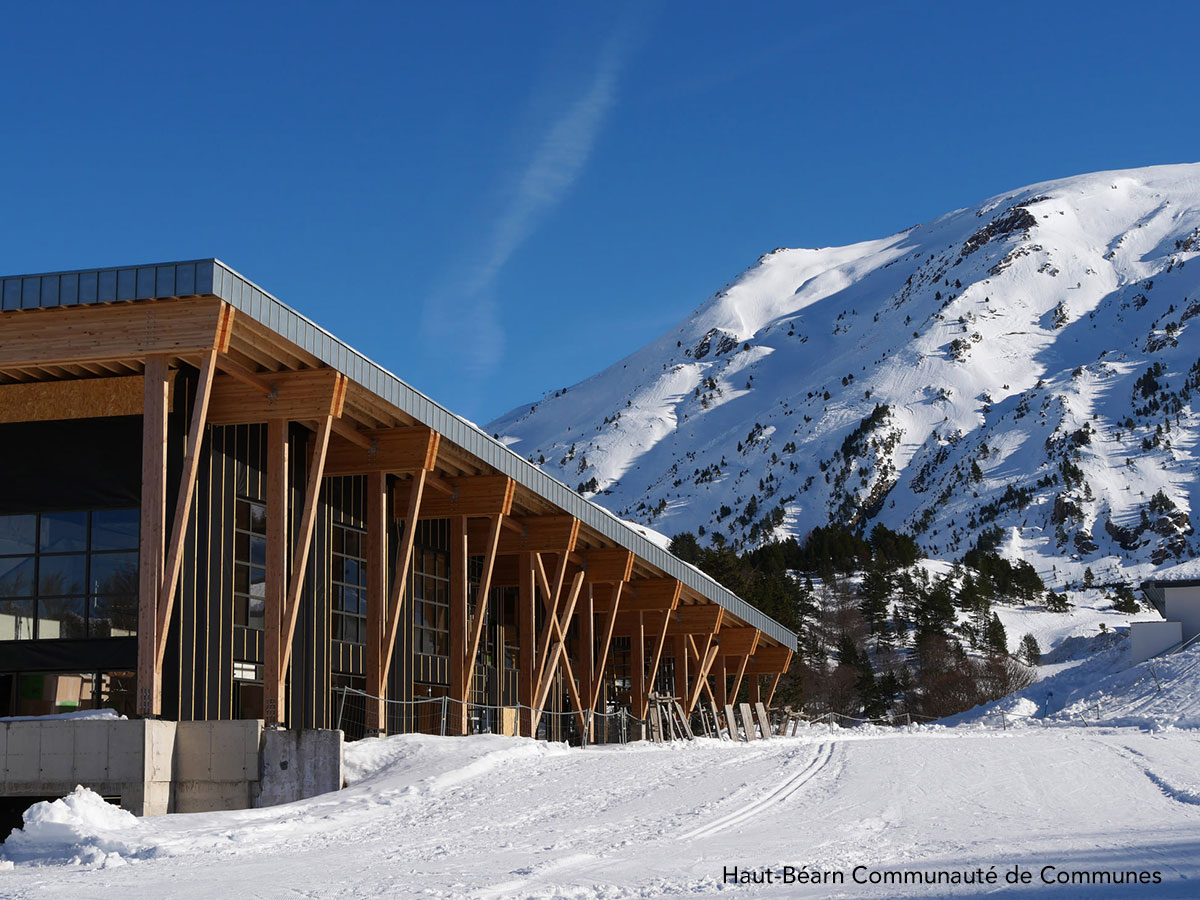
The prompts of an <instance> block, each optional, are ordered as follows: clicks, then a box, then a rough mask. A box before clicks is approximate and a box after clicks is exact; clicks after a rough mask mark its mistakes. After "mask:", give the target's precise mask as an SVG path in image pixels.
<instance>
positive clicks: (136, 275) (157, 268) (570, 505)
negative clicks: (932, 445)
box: [0, 258, 797, 650]
mask: <svg viewBox="0 0 1200 900" xmlns="http://www.w3.org/2000/svg"><path fill="white" fill-rule="evenodd" d="M181 267H182V268H181ZM189 267H190V268H189ZM168 270H174V271H168ZM100 273H106V274H107V273H113V275H112V278H111V279H108V280H110V281H111V282H112V283H113V289H112V291H111V296H107V298H102V297H99V296H97V297H95V298H92V299H88V300H83V299H77V300H76V301H74V302H77V303H80V304H84V303H98V302H107V300H137V299H151V298H154V297H159V296H175V295H176V293H177V292H176V291H175V290H174V289H172V290H171V291H170V293H167V294H163V293H160V292H158V285H159V284H169V285H171V286H172V288H174V286H176V285H177V284H179V279H180V278H182V279H184V281H183V283H185V284H188V285H190V286H191V287H192V288H193V290H190V291H189V292H188V293H194V294H213V295H215V296H218V297H220V298H221V299H222V300H224V301H225V302H226V303H229V304H230V305H231V306H232V307H233V308H234V309H236V310H238V312H240V313H243V314H245V315H248V316H250V317H251V318H252V319H254V320H255V321H257V322H259V323H260V324H262V325H264V326H266V327H267V328H270V329H271V330H272V331H274V332H276V333H277V334H279V335H281V336H283V337H285V338H287V339H288V340H290V341H292V342H293V343H295V344H297V345H298V346H300V347H303V348H304V349H305V350H306V351H308V352H309V353H311V354H312V355H313V356H315V357H316V358H317V359H319V360H321V361H322V362H323V363H325V364H326V365H328V366H330V367H331V368H334V369H337V370H338V371H339V372H341V373H342V374H343V375H345V376H347V377H348V378H350V379H352V380H354V381H355V382H357V383H358V384H360V385H361V386H362V387H364V388H366V389H367V390H369V391H372V392H374V393H375V394H378V395H379V396H380V397H383V398H384V399H386V400H387V401H389V402H390V403H392V404H394V405H395V406H397V407H398V408H400V409H402V410H403V411H404V412H405V413H407V414H408V415H411V416H412V417H413V418H414V419H416V420H418V421H419V422H421V423H422V424H424V425H427V426H429V427H430V428H433V429H434V430H435V431H437V432H439V433H440V434H442V435H444V436H445V437H446V438H447V439H448V440H450V441H452V442H454V443H455V444H457V445H458V446H460V447H462V448H463V449H464V450H467V451H468V452H470V453H472V454H474V455H475V456H477V457H479V458H480V459H482V460H483V461H484V462H486V463H487V464H488V465H490V466H492V467H493V468H495V469H497V470H499V471H500V472H503V473H504V474H505V475H508V476H509V477H511V478H513V479H514V480H515V481H517V482H519V483H520V484H522V485H524V486H525V487H527V488H529V489H530V490H533V491H535V492H536V493H538V494H540V495H541V496H543V497H545V498H546V499H547V500H549V501H550V502H551V503H554V504H556V505H557V506H559V507H560V508H562V509H563V510H565V511H566V512H568V513H570V514H571V515H573V516H575V517H576V518H577V519H579V520H580V521H582V522H584V523H586V524H587V525H588V526H589V527H591V528H593V529H595V530H596V531H597V532H599V533H600V534H601V535H603V536H604V537H606V538H608V539H609V540H612V541H615V542H616V543H618V544H620V545H621V546H623V547H624V548H625V549H627V550H631V551H633V552H634V553H636V554H637V555H638V556H640V557H642V558H643V559H645V560H646V561H647V562H648V563H650V564H651V565H653V566H656V567H657V568H659V569H661V570H663V571H664V572H666V573H667V574H668V575H669V576H671V577H673V578H677V579H679V580H680V581H681V582H683V583H684V584H685V585H687V586H688V587H689V588H691V589H692V590H693V591H696V592H697V593H699V594H701V595H703V596H705V597H707V598H708V599H710V600H712V601H713V602H715V603H718V604H719V605H721V606H723V607H724V608H725V609H727V610H729V611H730V612H731V613H733V614H734V615H735V616H737V617H738V618H740V619H743V620H745V621H746V622H747V623H748V624H750V625H753V626H754V627H756V628H758V629H759V630H761V631H763V632H764V633H766V634H768V635H769V636H770V637H771V638H773V639H774V640H776V641H779V643H781V644H783V645H784V646H786V647H788V648H790V649H792V650H795V649H796V646H797V636H796V635H795V634H794V633H793V632H791V631H789V630H788V629H786V628H784V627H783V626H782V625H780V624H779V623H778V622H776V621H775V620H774V619H772V618H770V617H769V616H767V615H766V614H765V613H763V612H762V611H760V610H758V609H756V608H755V607H753V606H751V605H750V604H749V603H747V602H746V601H745V600H743V599H742V598H741V597H739V596H737V595H736V594H734V593H733V592H732V591H730V590H728V589H727V588H725V587H723V586H722V585H720V584H718V583H717V582H716V581H715V580H713V579H712V578H710V577H709V576H708V575H706V574H704V573H703V572H701V571H700V570H699V569H697V568H695V567H694V566H691V565H689V564H687V563H685V562H684V561H683V560H681V559H679V558H678V557H677V556H675V555H674V554H672V553H670V552H669V551H667V550H664V549H663V548H662V547H660V546H658V545H657V544H656V543H654V542H653V541H651V540H649V539H648V538H646V537H644V536H643V535H641V534H639V533H638V532H637V531H636V525H634V524H630V523H626V522H625V521H624V520H623V519H620V518H619V517H618V516H616V515H615V514H614V513H612V512H611V511H609V510H607V509H605V508H604V507H602V506H600V505H599V504H596V503H592V502H591V501H589V500H586V499H584V498H583V497H581V496H580V495H579V494H577V493H576V492H575V491H574V490H572V489H571V488H569V487H567V486H566V485H565V484H563V483H562V482H560V481H558V480H557V479H555V478H553V477H551V476H550V475H547V474H546V473H545V472H543V471H542V470H541V469H539V468H538V467H537V466H535V465H533V464H532V463H530V462H529V461H528V460H526V459H524V458H523V457H521V456H520V455H518V454H517V453H515V452H513V451H512V450H510V449H509V448H508V447H506V446H505V445H503V444H501V443H500V442H499V441H498V440H496V439H494V438H493V437H491V435H489V434H487V433H485V432H484V431H482V430H481V429H480V428H479V427H478V426H477V425H474V424H472V423H470V422H468V421H467V420H466V419H463V418H462V417H461V416H457V415H455V414H454V413H452V412H450V411H449V410H448V409H446V408H445V407H443V406H441V405H440V404H438V403H436V402H435V401H433V400H431V399H430V398H429V397H427V396H425V395H424V394H422V393H421V392H420V391H418V390H416V389H415V388H413V387H412V386H410V385H409V384H407V383H406V382H405V381H404V380H403V379H401V378H400V377H399V376H397V375H396V374H394V373H393V372H390V371H388V370H387V369H385V368H384V367H383V366H381V365H379V364H378V363H376V362H373V361H372V360H370V359H368V358H367V357H366V356H365V355H363V354H362V353H359V352H358V351H357V350H355V349H354V348H353V347H351V346H350V345H349V344H347V343H345V342H344V341H342V340H341V339H340V338H338V337H335V336H334V335H333V334H332V333H331V332H329V331H327V330H326V329H325V328H323V327H321V326H320V325H318V324H317V323H316V322H314V321H313V320H311V319H309V318H308V317H307V316H305V315H303V314H301V313H299V312H297V311H296V310H294V309H292V307H290V306H288V305H287V304H286V303H284V302H283V301H281V300H280V299H279V298H277V297H275V296H274V295H272V294H270V293H268V292H267V291H264V290H263V289H262V288H260V287H259V286H258V285H256V284H255V283H254V282H252V281H250V279H248V278H246V277H245V276H244V275H242V274H241V273H240V272H238V271H237V270H235V269H234V268H232V267H231V266H229V265H227V264H225V263H224V262H222V261H221V260H219V259H216V258H209V259H198V260H188V261H182V262H164V263H155V264H147V265H141V266H121V267H112V268H107V269H78V270H73V271H70V272H54V273H41V274H28V275H13V276H3V277H0V291H2V293H0V308H3V309H5V310H7V309H26V308H30V306H35V307H41V306H59V305H62V304H60V303H59V301H58V298H59V293H58V282H59V280H60V279H61V278H62V277H63V276H67V277H68V278H70V277H71V276H86V275H91V274H97V275H99V274H100ZM34 279H37V280H38V287H36V288H33V287H29V285H31V284H32V281H33V280H34ZM48 279H52V280H54V281H53V282H52V283H53V285H54V287H53V302H46V297H47V292H48V290H49V289H48V288H47V287H46V284H47V280H48ZM160 279H161V281H160ZM193 279H194V280H193ZM81 280H82V279H81ZM151 283H153V284H154V285H155V286H154V288H153V290H152V291H151V292H149V293H147V291H148V290H150V287H149V285H150V284H151ZM10 284H15V285H17V286H18V287H17V294H18V299H17V303H18V305H16V306H10V305H9V303H8V298H9V293H10ZM144 285H145V287H144ZM122 286H123V289H122ZM35 291H36V293H37V298H36V299H35V300H34V301H33V302H32V303H29V302H28V301H27V299H26V297H27V295H28V294H30V293H31V292H35Z"/></svg>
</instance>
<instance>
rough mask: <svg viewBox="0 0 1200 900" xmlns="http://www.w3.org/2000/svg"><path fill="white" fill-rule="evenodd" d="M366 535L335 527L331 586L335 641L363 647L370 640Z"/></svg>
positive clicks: (343, 527)
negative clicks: (368, 635) (368, 628)
mask: <svg viewBox="0 0 1200 900" xmlns="http://www.w3.org/2000/svg"><path fill="white" fill-rule="evenodd" d="M362 536H363V532H361V531H359V530H357V529H355V528H351V527H349V526H347V525H338V524H335V525H334V526H333V558H332V560H331V562H332V566H331V568H330V582H331V585H330V586H331V588H332V591H333V594H332V597H331V601H332V605H333V616H332V622H331V625H332V627H333V634H332V637H333V640H335V641H347V642H349V643H352V644H362V643H365V642H366V640H367V617H366V613H367V608H366V586H367V561H366V559H365V558H364V557H363V556H361V555H360V553H361V552H362V551H364V550H365V548H366V541H364V540H363V539H362Z"/></svg>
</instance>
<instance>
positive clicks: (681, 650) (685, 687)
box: [671, 634, 692, 712]
mask: <svg viewBox="0 0 1200 900" xmlns="http://www.w3.org/2000/svg"><path fill="white" fill-rule="evenodd" d="M671 658H672V659H674V660H675V693H676V694H677V695H678V696H679V703H680V705H682V706H683V707H684V709H685V710H686V711H687V712H691V709H690V708H688V705H687V704H688V699H689V698H690V697H691V696H692V692H691V685H689V684H688V648H687V636H686V635H678V634H677V635H675V636H673V637H672V638H671Z"/></svg>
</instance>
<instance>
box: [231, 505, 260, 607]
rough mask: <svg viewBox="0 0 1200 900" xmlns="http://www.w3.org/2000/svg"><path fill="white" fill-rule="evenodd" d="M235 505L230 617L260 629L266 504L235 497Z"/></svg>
mask: <svg viewBox="0 0 1200 900" xmlns="http://www.w3.org/2000/svg"><path fill="white" fill-rule="evenodd" d="M235 507H236V508H235V511H234V525H235V527H234V539H233V621H234V623H235V624H237V625H245V626H246V627H248V628H260V629H261V628H262V627H263V619H264V614H265V612H266V601H267V538H266V534H267V506H266V504H265V503H258V502H256V501H254V500H247V499H244V498H240V497H239V498H238V500H237V503H236V504H235Z"/></svg>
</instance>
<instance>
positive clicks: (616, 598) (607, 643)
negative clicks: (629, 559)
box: [589, 581, 625, 709]
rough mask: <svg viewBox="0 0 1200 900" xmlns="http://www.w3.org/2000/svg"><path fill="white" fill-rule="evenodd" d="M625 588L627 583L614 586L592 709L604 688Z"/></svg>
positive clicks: (602, 643)
mask: <svg viewBox="0 0 1200 900" xmlns="http://www.w3.org/2000/svg"><path fill="white" fill-rule="evenodd" d="M624 587H625V582H623V581H618V582H617V583H616V584H614V585H613V596H612V605H611V606H610V608H609V610H608V618H607V619H606V620H605V622H604V631H603V632H602V633H601V635H602V636H601V638H600V651H599V654H598V655H597V657H596V674H595V675H593V676H592V695H591V698H590V700H589V705H590V707H591V708H592V709H595V708H596V703H597V702H598V701H599V700H600V691H601V689H602V688H603V686H604V669H605V667H606V666H607V665H608V653H609V648H610V647H611V646H612V638H613V629H614V627H615V626H616V624H617V610H618V609H620V607H621V590H622V589H623V588H624Z"/></svg>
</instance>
